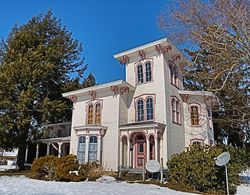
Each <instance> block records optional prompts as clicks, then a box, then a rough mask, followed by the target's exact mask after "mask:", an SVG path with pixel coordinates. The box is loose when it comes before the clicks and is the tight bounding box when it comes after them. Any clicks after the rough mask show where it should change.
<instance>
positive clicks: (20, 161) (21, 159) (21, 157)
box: [17, 144, 26, 170]
mask: <svg viewBox="0 0 250 195" xmlns="http://www.w3.org/2000/svg"><path fill="white" fill-rule="evenodd" d="M25 153H26V145H25V144H23V145H22V146H19V148H18V154H17V169H19V170H23V169H24V163H25Z"/></svg>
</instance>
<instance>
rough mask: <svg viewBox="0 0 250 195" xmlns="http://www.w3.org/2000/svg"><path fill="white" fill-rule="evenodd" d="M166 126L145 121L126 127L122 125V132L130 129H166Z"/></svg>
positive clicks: (129, 124) (126, 125) (128, 124)
mask: <svg viewBox="0 0 250 195" xmlns="http://www.w3.org/2000/svg"><path fill="white" fill-rule="evenodd" d="M165 126H166V125H165V124H163V123H158V122H155V121H143V122H137V123H127V124H125V125H120V127H119V129H120V130H128V129H142V128H144V129H145V128H155V127H156V128H160V129H162V128H165Z"/></svg>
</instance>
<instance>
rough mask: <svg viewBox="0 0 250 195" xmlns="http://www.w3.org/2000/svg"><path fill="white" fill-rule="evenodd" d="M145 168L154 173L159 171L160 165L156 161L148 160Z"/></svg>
mask: <svg viewBox="0 0 250 195" xmlns="http://www.w3.org/2000/svg"><path fill="white" fill-rule="evenodd" d="M145 168H146V169H147V171H149V172H151V173H156V172H158V171H159V170H160V168H161V165H160V163H159V162H158V161H157V160H150V161H148V162H147V163H146V165H145Z"/></svg>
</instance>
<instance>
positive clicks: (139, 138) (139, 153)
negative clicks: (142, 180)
mask: <svg viewBox="0 0 250 195" xmlns="http://www.w3.org/2000/svg"><path fill="white" fill-rule="evenodd" d="M143 163H146V138H145V136H144V135H143V134H137V135H136V137H135V168H142V167H143Z"/></svg>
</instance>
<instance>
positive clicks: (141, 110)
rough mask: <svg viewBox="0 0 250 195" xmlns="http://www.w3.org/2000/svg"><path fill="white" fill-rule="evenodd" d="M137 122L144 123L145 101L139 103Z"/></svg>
mask: <svg viewBox="0 0 250 195" xmlns="http://www.w3.org/2000/svg"><path fill="white" fill-rule="evenodd" d="M137 121H144V101H143V100H142V99H140V100H138V101H137Z"/></svg>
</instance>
